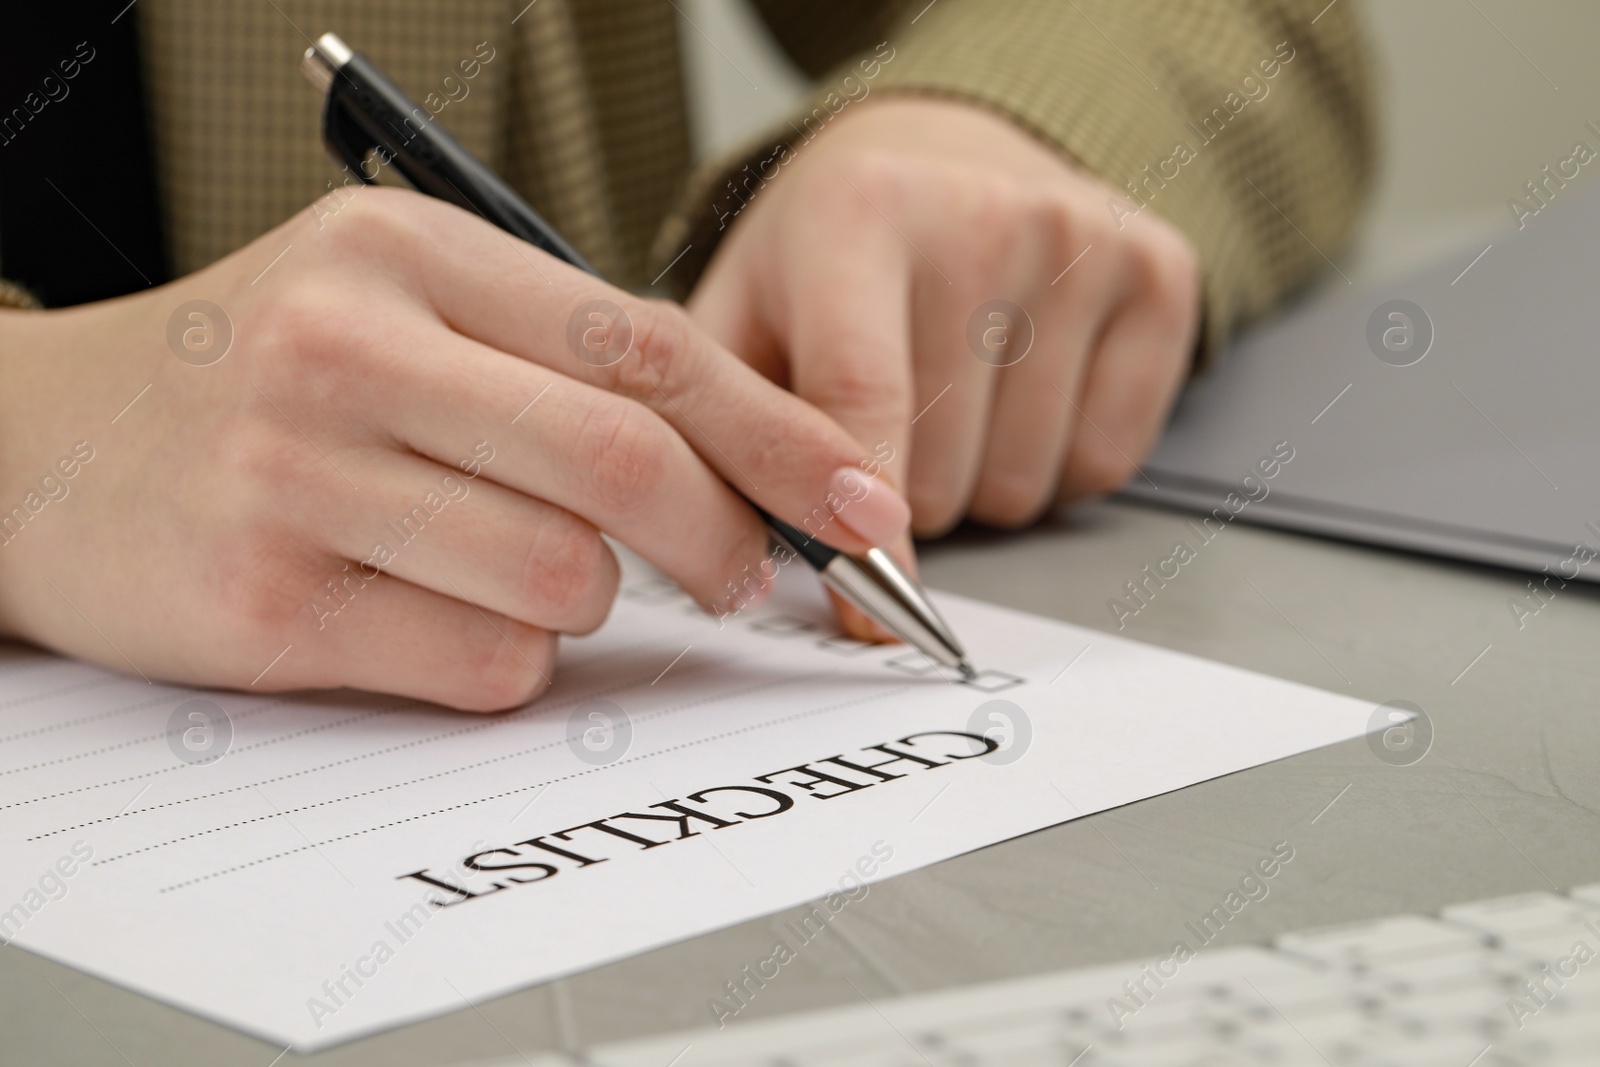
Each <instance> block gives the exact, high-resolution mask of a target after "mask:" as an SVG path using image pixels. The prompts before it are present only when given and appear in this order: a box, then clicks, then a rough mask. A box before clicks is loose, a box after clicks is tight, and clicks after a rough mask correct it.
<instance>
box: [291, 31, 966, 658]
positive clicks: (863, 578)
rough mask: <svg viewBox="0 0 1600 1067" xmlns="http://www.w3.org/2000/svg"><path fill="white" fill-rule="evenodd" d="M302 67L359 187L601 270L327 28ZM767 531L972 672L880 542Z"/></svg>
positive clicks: (850, 595) (914, 638)
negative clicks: (854, 549) (439, 203)
mask: <svg viewBox="0 0 1600 1067" xmlns="http://www.w3.org/2000/svg"><path fill="white" fill-rule="evenodd" d="M300 69H301V70H302V71H304V72H305V75H306V77H307V78H308V79H310V81H311V83H312V84H313V85H315V86H316V87H317V88H318V89H320V90H322V92H323V94H324V103H323V111H322V137H323V141H324V142H325V143H326V144H327V146H328V151H329V152H330V153H331V154H332V155H333V157H334V159H335V160H337V161H339V162H341V163H344V164H345V165H346V166H348V167H349V168H350V170H351V172H352V173H353V174H355V175H356V176H357V177H358V178H359V179H360V180H361V181H362V182H363V183H364V184H371V183H373V182H374V181H376V169H375V168H374V170H373V173H372V174H369V173H368V163H367V160H368V157H369V155H372V154H376V155H377V158H378V159H379V161H380V162H381V163H382V164H383V165H385V166H393V167H394V168H395V170H396V171H398V172H399V174H400V175H401V177H403V178H404V179H405V180H406V181H407V182H408V183H409V184H410V185H411V187H412V188H413V189H415V190H417V191H418V192H420V193H425V194H427V195H428V196H433V197H437V198H438V199H440V200H445V201H448V202H449V203H452V204H455V205H456V206H457V207H461V208H465V209H466V210H468V211H472V212H475V213H476V214H478V215H481V216H483V218H484V219H486V220H488V221H489V222H491V223H493V224H494V225H496V226H499V227H500V228H501V229H502V230H505V231H506V232H507V233H510V234H512V235H513V236H516V237H520V238H521V239H522V240H524V241H527V242H528V243H529V244H531V245H533V246H535V247H536V248H540V249H543V250H544V251H545V252H548V253H549V254H550V255H552V256H555V257H556V258H557V259H560V260H562V261H564V262H566V263H569V264H571V265H572V266H574V267H577V268H579V269H580V270H584V271H587V272H588V273H590V274H593V275H594V276H595V277H597V278H598V277H600V273H599V272H598V271H596V270H595V269H594V267H592V266H590V265H589V264H588V263H587V262H586V261H585V260H584V258H583V257H582V256H581V255H579V254H578V252H577V250H576V249H574V248H573V247H572V246H571V245H569V244H568V243H567V242H566V241H565V240H564V239H563V238H562V237H561V235H560V234H558V233H556V231H555V230H554V229H553V228H552V227H551V226H550V224H549V223H547V222H545V220H544V219H542V218H541V217H540V216H539V214H538V212H536V211H534V210H533V208H532V207H530V206H528V204H527V202H526V201H524V200H523V199H522V198H521V197H520V196H518V195H517V193H516V191H515V190H513V189H512V188H511V187H510V186H509V185H507V184H506V183H505V182H503V181H502V180H500V178H499V177H498V176H496V175H495V174H494V173H493V172H492V171H491V170H489V168H488V167H486V166H484V165H483V164H482V163H481V162H479V161H478V160H477V159H476V158H474V157H473V155H472V154H471V153H470V152H468V151H467V150H466V149H465V148H462V147H461V145H460V144H458V143H457V142H456V140H455V139H454V138H453V137H451V136H450V135H449V134H448V133H446V132H445V131H444V130H442V129H440V128H439V127H438V126H437V125H436V124H435V123H434V122H433V116H432V115H431V114H430V113H429V112H428V111H426V110H424V109H423V108H422V107H420V106H418V105H417V104H415V103H413V102H412V101H411V100H410V99H409V98H408V97H407V96H406V95H405V93H404V92H402V91H401V90H400V88H399V86H397V85H395V84H394V82H392V81H390V80H389V78H388V77H387V76H386V75H385V74H384V73H383V72H382V71H380V70H379V69H378V68H377V67H376V66H375V65H374V64H373V63H372V61H371V60H369V59H367V58H366V57H365V56H362V55H359V54H357V53H355V52H353V51H351V50H350V48H349V46H348V45H346V44H345V43H344V42H343V41H341V40H340V39H339V38H338V36H336V35H335V34H331V33H325V34H323V35H322V36H321V37H319V38H317V42H316V44H314V45H312V46H311V47H310V48H308V49H306V53H305V57H304V59H302V60H301V63H300ZM751 506H752V507H754V508H755V509H756V511H757V512H758V513H759V514H760V515H761V518H762V519H763V521H765V522H766V524H767V527H768V528H769V529H770V530H771V531H772V532H773V534H774V535H775V536H776V537H777V538H778V539H779V540H781V541H782V542H783V543H784V544H786V545H787V546H788V547H789V548H790V549H792V550H793V551H794V553H795V554H796V555H797V556H799V557H800V558H801V559H804V560H805V561H806V562H807V563H808V564H810V565H811V566H812V567H813V568H814V569H815V570H816V571H817V573H818V574H819V575H820V576H821V577H822V580H823V582H824V583H825V584H826V585H827V586H828V587H829V588H830V589H832V590H833V591H834V592H836V593H838V594H839V596H840V597H842V598H843V599H844V600H846V601H848V602H849V603H851V604H853V605H854V606H855V607H856V608H858V609H859V610H860V611H862V612H863V613H865V614H866V615H867V616H868V617H869V618H871V619H873V620H874V621H876V622H877V623H879V624H880V625H882V626H883V627H885V628H886V629H887V630H889V631H890V632H892V633H894V634H896V635H898V636H899V637H900V638H901V639H902V640H904V641H905V642H906V643H907V644H909V645H911V646H912V647H913V648H915V649H917V650H918V651H920V652H922V653H923V654H924V655H926V656H928V657H929V658H930V659H932V660H933V661H934V662H936V663H939V664H941V665H943V666H946V667H950V668H953V669H955V670H957V671H959V672H960V673H961V676H962V679H963V680H971V679H972V678H974V677H976V672H975V671H973V669H972V667H971V666H970V665H969V664H968V663H967V657H966V651H965V650H964V649H963V648H962V645H961V642H960V641H959V640H958V639H957V638H956V636H955V634H954V633H953V632H952V631H951V629H950V626H949V624H947V623H946V622H945V621H944V618H943V617H942V616H941V615H940V614H939V611H938V609H937V608H935V607H934V606H933V603H932V602H931V601H930V600H929V599H928V597H927V594H926V593H924V592H923V590H922V588H921V587H920V586H919V585H918V584H917V583H916V581H915V580H914V579H913V578H912V577H911V576H910V575H909V574H907V573H906V572H905V570H904V569H902V568H901V567H900V565H899V564H897V563H896V562H895V561H894V558H893V557H891V556H890V555H889V554H888V553H887V552H885V551H884V550H883V549H881V548H873V549H870V550H869V551H867V552H865V553H862V554H860V555H853V554H850V553H846V552H840V551H839V550H838V549H835V548H832V547H830V546H828V545H825V544H823V543H822V542H821V541H818V540H817V539H816V538H814V537H811V536H809V535H808V534H806V533H804V532H803V531H801V530H797V529H795V528H794V527H793V526H790V525H789V524H788V523H786V522H784V521H783V520H782V519H779V518H777V517H776V516H773V515H769V514H767V512H765V511H764V510H762V509H761V508H760V507H759V506H757V505H755V504H754V503H751Z"/></svg>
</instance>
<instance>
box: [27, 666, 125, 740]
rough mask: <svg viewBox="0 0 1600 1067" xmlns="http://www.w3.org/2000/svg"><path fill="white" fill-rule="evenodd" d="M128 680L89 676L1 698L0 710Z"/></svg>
mask: <svg viewBox="0 0 1600 1067" xmlns="http://www.w3.org/2000/svg"><path fill="white" fill-rule="evenodd" d="M126 680H127V679H125V678H115V677H112V678H89V679H87V680H85V681H82V682H73V683H72V684H71V685H64V686H62V687H61V688H60V689H46V690H45V691H44V692H42V693H29V694H28V695H27V696H25V697H12V698H11V699H10V700H0V711H4V710H6V709H7V708H15V707H20V706H22V705H23V704H32V703H34V702H35V701H38V700H49V699H50V698H51V697H58V696H62V695H63V694H66V693H73V692H77V691H78V690H80V689H94V688H96V687H98V686H102V685H112V684H114V683H116V682H123V681H126ZM19 736H20V735H19ZM0 740H10V739H9V738H0Z"/></svg>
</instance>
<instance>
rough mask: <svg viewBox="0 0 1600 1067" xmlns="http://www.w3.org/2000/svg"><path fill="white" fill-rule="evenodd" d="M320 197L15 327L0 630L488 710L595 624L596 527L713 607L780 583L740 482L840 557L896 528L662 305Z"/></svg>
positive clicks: (541, 258)
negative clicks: (224, 251) (92, 300)
mask: <svg viewBox="0 0 1600 1067" xmlns="http://www.w3.org/2000/svg"><path fill="white" fill-rule="evenodd" d="M339 195H340V197H341V199H332V198H330V199H328V200H325V201H322V202H319V204H318V205H315V207H314V208H313V210H311V211H305V212H300V213H299V214H297V215H296V216H295V217H294V218H293V219H291V220H290V221H289V222H286V223H285V224H283V225H282V226H280V227H278V228H277V229H275V230H273V231H272V232H270V233H268V234H266V235H265V236H263V237H261V238H260V239H258V240H256V241H254V242H253V243H251V244H250V245H248V246H246V247H244V248H242V249H240V250H239V251H237V252H235V253H234V254H232V255H230V256H228V257H227V258H226V259H223V260H221V261H219V262H217V263H215V264H213V265H212V266H210V267H208V268H206V269H205V270H202V271H199V272H197V273H195V274H193V275H190V276H188V277H186V278H183V279H180V280H179V281H176V282H173V283H171V284H170V285H166V286H163V287H161V288H158V289H154V290H149V291H146V292H143V293H139V294H137V295H134V296H129V297H124V298H122V299H119V300H114V301H108V302H105V303H101V304H92V305H85V306H82V307H78V308H70V309H65V310H61V311H50V312H6V313H3V314H0V631H3V632H4V633H5V634H6V635H8V636H12V637H17V638H21V639H24V640H28V641H32V642H35V643H37V644H40V645H44V646H47V647H49V648H52V649H56V650H58V651H61V652H63V653H66V654H69V655H73V656H78V657H80V658H83V659H87V660H92V661H95V662H98V663H102V664H105V665H107V666H110V667H113V668H116V669H119V670H123V671H128V672H130V673H137V674H140V675H142V676H144V677H147V678H151V679H156V678H160V679H165V680H170V681H178V682H187V683H194V684H201V685H212V686H223V687H232V688H239V689H252V688H253V689H256V690H283V689H292V688H302V687H334V686H353V687H358V688H363V689H372V690H379V691H383V692H389V693H396V694H401V695H405V696H409V697H416V698H422V699H427V700H432V701H437V702H439V703H442V704H447V705H451V706H454V707H458V708H466V709H478V710H489V709H498V708H506V707H511V706H514V705H517V704H520V703H523V702H525V701H527V700H529V699H531V698H533V697H535V696H537V695H538V694H539V693H540V692H542V691H543V689H544V688H545V686H546V685H547V684H548V682H549V678H550V677H551V675H552V673H553V671H554V660H555V645H556V639H555V635H556V634H558V633H584V632H587V631H590V630H592V629H594V628H595V627H596V626H598V625H599V624H600V622H601V621H602V620H603V619H604V618H605V616H606V614H607V611H608V610H609V608H610V605H611V602H612V600H613V597H614V595H615V593H616V587H617V579H618V568H617V562H616V560H615V558H614V557H613V556H612V553H611V551H610V550H609V549H608V548H607V546H606V544H605V542H604V541H603V540H602V539H601V536H600V535H601V534H602V533H605V534H608V535H611V536H613V537H615V538H616V539H617V540H619V541H621V542H622V543H624V544H626V545H628V546H629V547H631V548H632V549H634V550H635V551H637V552H638V553H639V554H640V555H642V556H644V557H645V558H646V559H648V560H650V561H651V562H652V563H654V564H655V565H657V566H658V567H660V568H661V569H662V570H663V571H665V572H666V573H667V574H668V575H669V576H671V577H672V578H673V579H675V580H676V581H678V582H679V583H680V584H681V585H682V586H683V588H684V589H685V590H686V591H687V592H688V593H690V594H691V595H692V596H694V597H695V598H696V599H697V600H698V601H699V602H701V603H702V604H703V605H705V606H706V607H708V608H712V609H715V608H717V607H719V606H723V605H725V603H726V601H727V600H728V598H729V595H730V592H731V589H732V588H733V587H732V586H730V583H734V585H736V586H739V587H740V588H746V587H748V582H747V581H745V579H746V578H748V575H749V574H751V573H759V571H760V569H761V565H762V563H763V561H764V560H765V558H766V544H767V536H766V532H765V529H764V527H763V526H762V523H761V522H760V520H759V519H758V517H757V515H756V513H755V512H754V510H753V509H752V508H750V507H749V506H748V505H747V504H746V503H745V502H744V501H743V500H741V499H740V498H739V495H737V494H736V493H735V492H734V491H733V489H732V488H730V486H733V487H736V488H738V489H739V490H740V491H741V492H742V493H743V494H744V495H746V496H748V497H750V498H751V499H752V500H755V501H756V502H757V503H759V504H760V505H761V506H762V507H764V508H766V509H767V510H769V511H771V512H772V513H773V514H775V515H778V516H779V517H781V518H784V519H786V520H787V521H789V522H791V523H794V524H796V525H799V524H801V523H802V522H803V521H804V520H805V519H806V517H807V516H812V515H815V514H817V509H819V508H825V509H827V510H831V511H837V512H838V518H839V521H838V522H829V523H827V524H826V526H824V527H822V530H823V532H822V534H821V536H822V539H823V540H825V541H827V542H828V543H830V544H832V545H834V546H835V547H838V548H841V549H844V550H847V551H860V550H863V549H865V548H867V547H868V546H869V545H873V544H884V543H887V542H890V541H893V540H895V539H897V538H898V537H900V536H901V535H902V534H903V533H904V531H905V529H906V527H907V524H908V521H909V510H908V509H907V507H906V505H905V503H904V502H903V501H902V500H901V499H900V498H899V497H898V496H897V495H895V494H894V492H893V491H892V490H891V489H889V487H888V486H887V485H883V484H878V483H874V482H873V481H872V480H871V479H870V478H864V479H863V480H861V481H854V482H850V483H849V484H850V486H851V487H852V488H853V489H854V490H855V492H853V493H852V494H851V496H852V497H860V490H861V487H863V486H865V487H867V491H866V493H865V496H864V498H859V499H852V501H851V502H850V503H848V505H847V506H845V507H844V508H843V510H842V511H841V510H839V503H840V501H841V495H840V485H839V479H842V478H844V477H845V475H846V474H849V473H851V472H853V473H854V475H855V477H857V478H862V471H861V466H862V463H863V460H865V459H867V457H866V456H865V455H864V454H863V453H862V451H861V448H860V446H859V445H858V444H856V443H855V441H854V440H853V439H852V438H851V436H850V435H849V434H847V433H846V432H845V431H844V430H843V429H841V428H840V427H839V426H838V425H837V424H836V423H834V422H833V421H832V420H831V419H829V418H828V417H827V416H825V415H823V414H822V413H820V412H819V411H817V410H816V409H814V408H812V407H810V406H809V405H807V404H806V403H804V402H803V401H801V400H799V399H797V398H795V397H793V396H791V395H790V394H788V393H786V392H784V391H782V390H781V389H779V388H777V387H776V386H773V385H771V384H770V383H768V382H767V381H766V380H764V379H763V378H762V377H761V376H760V375H758V374H757V373H756V372H755V371H753V370H750V369H749V368H748V367H746V366H745V365H744V364H743V363H742V362H740V361H739V360H738V359H736V358H734V357H733V356H732V355H731V354H729V353H728V352H727V351H725V350H723V349H721V348H719V347H718V346H717V345H716V344H715V343H713V342H711V341H709V340H707V339H706V337H705V336H704V335H703V334H701V333H700V332H699V331H698V330H697V329H696V328H695V327H694V326H693V325H691V323H690V321H689V319H688V318H687V316H686V315H685V314H684V313H683V311H682V310H681V309H679V308H677V307H675V306H673V305H670V304H664V303H658V302H653V301H646V300H642V299H639V298H636V297H632V296H629V295H628V294H626V293H624V292H621V291H620V290H617V289H614V288H612V287H610V286H608V285H606V284H604V283H602V282H600V281H597V280H596V279H594V278H592V277H589V276H588V275H586V274H584V273H582V272H580V271H577V270H575V269H573V268H571V267H568V266H566V265H565V264H562V263H561V262H559V261H557V260H555V259H554V258H552V257H550V256H548V255H546V254H544V253H542V252H540V251H538V250H537V249H535V248H533V247H532V246H529V245H527V244H524V243H522V242H519V241H517V240H515V239H513V238H511V237H508V236H506V235H505V234H503V233H501V232H500V231H498V230H496V229H494V228H492V227H490V226H489V225H488V224H487V223H485V222H483V221H482V220H481V219H479V218H476V217H474V216H471V215H469V214H467V213H466V212H463V211H460V210H458V209H456V208H454V207H451V206H448V205H445V204H442V203H440V202H438V201H434V200H429V199H426V198H424V197H421V196H418V195H416V194H412V193H408V192H400V191H396V190H389V189H381V188H362V189H359V190H355V191H354V192H353V193H352V192H351V191H348V190H347V191H345V192H344V193H342V194H339ZM196 301H204V302H207V304H208V305H209V306H206V305H201V304H196V303H194V302H196ZM596 301H599V302H603V303H602V304H592V303H591V302H596ZM624 353H625V354H624ZM219 357H220V358H219ZM69 472H70V476H69ZM813 528H816V526H815V523H813ZM747 569H748V570H747ZM768 570H769V572H770V567H769V568H768ZM380 571H381V573H379V572H380Z"/></svg>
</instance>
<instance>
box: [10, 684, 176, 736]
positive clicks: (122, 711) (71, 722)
mask: <svg viewBox="0 0 1600 1067" xmlns="http://www.w3.org/2000/svg"><path fill="white" fill-rule="evenodd" d="M171 699H172V697H171V696H170V695H169V694H162V695H161V696H158V697H151V698H150V699H149V700H141V701H140V702H139V703H137V704H127V705H124V706H123V707H120V708H115V709H113V710H111V711H102V712H100V713H99V714H97V715H85V716H84V717H83V718H81V719H68V720H67V721H65V722H57V723H51V724H50V725H49V726H38V727H35V728H34V729H32V730H23V731H22V732H21V733H16V734H8V735H7V736H5V737H0V745H3V744H5V743H6V742H8V741H19V740H21V739H22V738H24V737H35V736H37V735H39V734H48V733H51V732H53V731H56V730H65V729H67V728H68V727H72V726H81V725H83V724H84V723H86V722H98V721H99V720H101V719H111V718H115V717H116V716H118V715H126V714H127V713H128V712H131V711H138V710H140V709H141V708H148V707H150V706H151V705H152V704H160V703H163V702H165V701H168V700H171Z"/></svg>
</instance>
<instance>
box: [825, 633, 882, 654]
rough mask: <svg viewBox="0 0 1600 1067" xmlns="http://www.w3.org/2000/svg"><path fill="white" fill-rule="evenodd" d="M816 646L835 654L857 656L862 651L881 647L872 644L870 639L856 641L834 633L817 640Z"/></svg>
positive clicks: (880, 646)
mask: <svg viewBox="0 0 1600 1067" xmlns="http://www.w3.org/2000/svg"><path fill="white" fill-rule="evenodd" d="M817 647H818V648H820V649H822V650H823V651H824V652H832V653H833V654H834V655H836V656H859V655H861V653H863V652H871V651H872V650H873V649H876V648H882V647H883V646H882V645H875V644H872V643H871V642H870V641H857V640H856V639H855V638H853V637H846V636H845V635H844V634H834V635H833V636H832V637H824V638H823V639H822V640H820V641H818V642H817Z"/></svg>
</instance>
